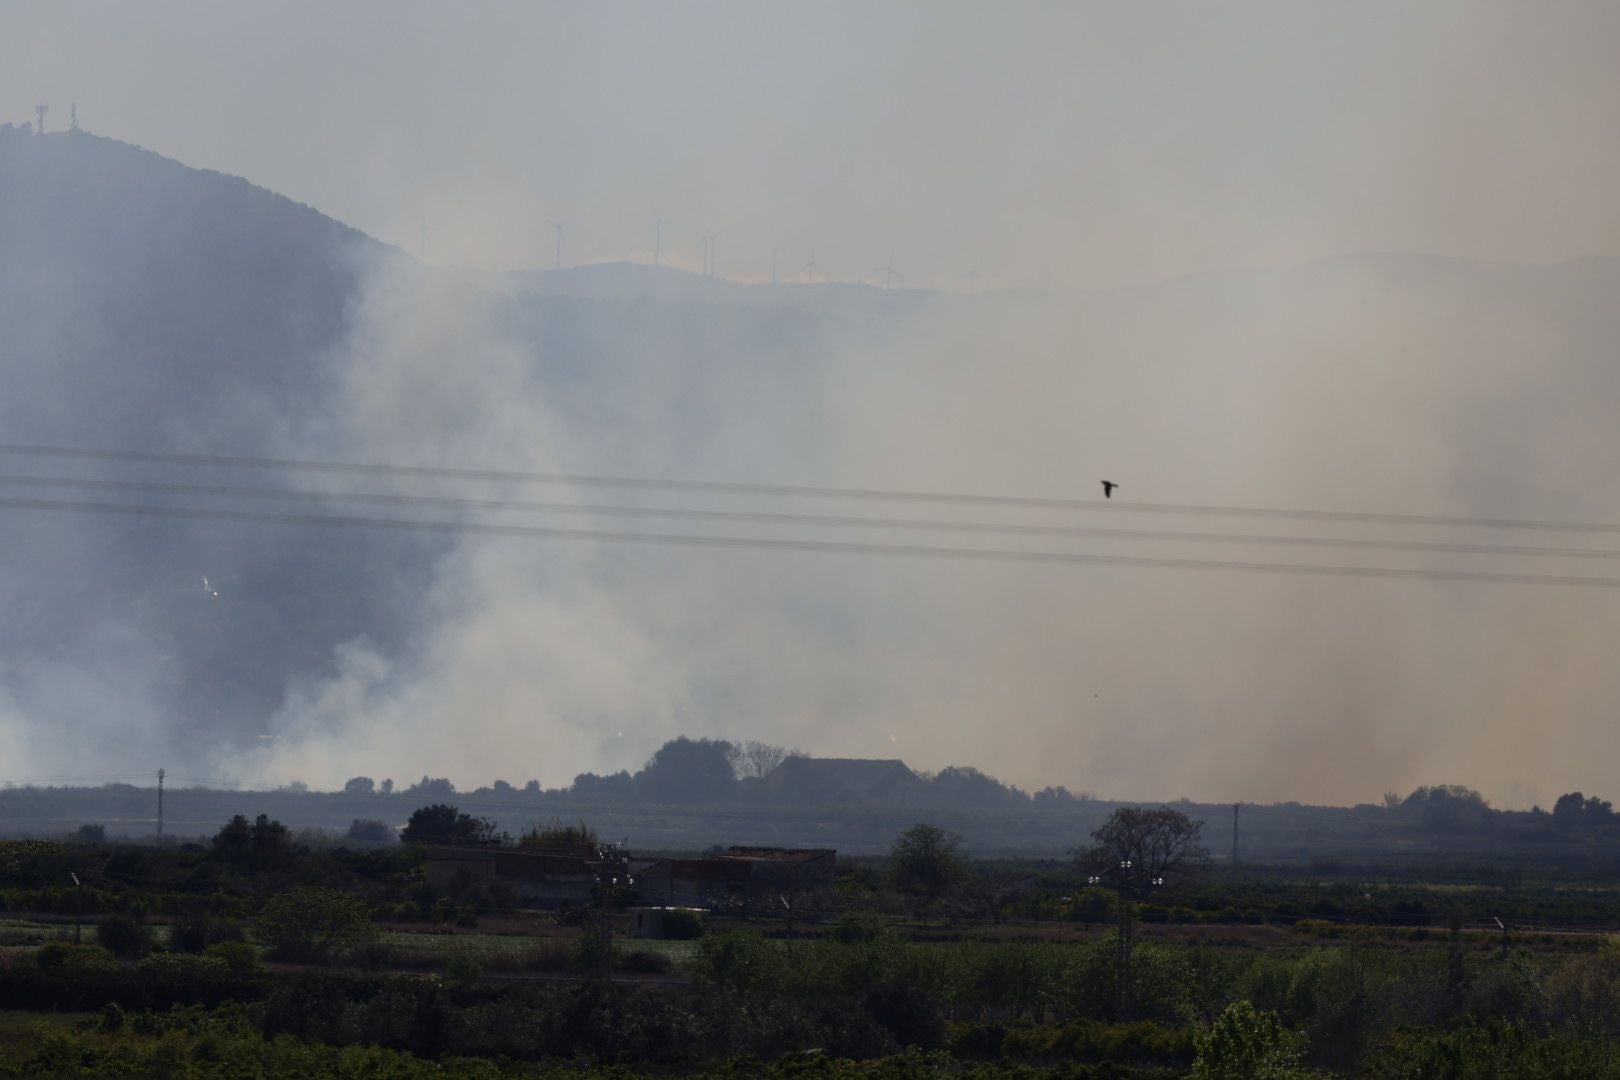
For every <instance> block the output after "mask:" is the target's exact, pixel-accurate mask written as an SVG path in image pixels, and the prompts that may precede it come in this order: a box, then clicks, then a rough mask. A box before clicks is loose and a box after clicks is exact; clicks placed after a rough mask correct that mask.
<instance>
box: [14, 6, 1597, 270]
mask: <svg viewBox="0 0 1620 1080" xmlns="http://www.w3.org/2000/svg"><path fill="white" fill-rule="evenodd" d="M1617 40H1620V6H1616V5H1613V4H1608V3H1545V4H1530V3H1511V4H1501V3H1487V2H1483V0H1467V2H1456V3H1444V2H1426V3H1419V4H1413V3H1409V2H1404V0H1403V2H1395V3H1378V2H1358V3H1343V4H1327V3H1311V4H1300V3H1294V2H1278V3H1238V4H1206V3H1188V4H1174V3H1153V4H1125V3H1119V4H1081V3H1073V4H988V3H974V4H960V3H941V2H933V0H931V2H928V3H909V4H899V3H889V4H870V3H864V2H863V3H817V4H803V3H762V2H747V3H675V4H667V3H659V4H653V3H606V4H560V3H559V4H542V3H511V4H496V3H467V4H450V3H445V4H423V3H402V2H398V0H386V2H365V3H343V4H327V3H294V2H286V3H275V4H255V5H245V4H203V3H142V4H109V3H76V2H60V0H52V2H50V3H20V4H19V3H7V4H5V5H4V6H0V114H3V115H7V116H8V117H9V118H11V119H13V120H22V119H25V118H29V117H30V116H31V107H32V105H33V104H34V103H35V102H36V101H43V102H47V103H49V104H50V105H51V109H52V111H51V113H50V116H49V118H48V121H47V123H48V126H53V127H60V126H64V125H65V124H66V123H67V120H68V107H69V104H70V103H71V102H73V101H77V102H78V104H79V111H80V117H81V121H82V124H83V126H85V127H86V128H88V129H90V130H92V131H95V132H97V133H100V134H106V135H112V136H115V137H118V138H122V139H125V140H128V141H131V142H136V143H139V144H141V145H143V146H146V147H148V148H150V149H154V150H157V151H159V152H161V153H164V154H167V155H170V156H173V157H176V158H179V159H181V160H183V161H185V162H187V163H188V164H193V165H199V166H206V167H211V168H216V169H219V170H222V171H225V172H229V173H233V174H238V175H243V176H247V177H249V178H250V179H252V180H253V181H254V182H255V183H258V184H261V185H264V186H266V187H269V188H271V189H273V190H276V191H280V192H283V193H285V194H287V195H290V196H292V197H293V198H295V199H298V200H300V201H304V202H308V203H310V204H311V205H314V206H315V207H317V208H318V209H320V210H322V211H324V212H326V213H329V214H331V215H333V216H335V217H337V218H340V219H342V220H344V221H346V222H349V223H351V224H353V225H356V226H358V227H359V228H362V229H364V230H366V231H367V232H370V233H372V234H374V235H376V236H378V237H381V238H383V239H386V240H389V241H392V242H394V243H397V244H400V245H403V246H405V247H408V248H409V249H411V250H413V251H416V250H418V249H419V248H420V247H421V244H422V235H423V223H424V221H425V223H426V241H427V251H428V254H429V257H430V258H431V259H432V260H434V261H444V262H454V263H460V264H466V265H474V266H481V267H513V266H532V265H549V264H550V262H551V260H552V255H553V246H552V245H553V232H552V226H551V222H552V221H553V220H559V219H560V220H563V221H565V222H566V226H565V229H566V234H565V237H564V251H563V257H564V260H565V261H568V262H582V261H600V260H611V259H624V258H634V259H649V258H650V257H651V253H652V252H651V249H652V246H653V222H654V218H655V215H656V214H661V215H662V216H664V217H665V218H668V219H670V220H671V221H673V222H676V223H677V224H674V225H672V226H671V227H670V231H669V235H668V237H667V241H666V243H667V246H668V249H669V252H668V254H669V258H670V259H671V261H673V262H675V263H677V264H685V265H689V266H692V267H694V268H695V267H697V266H699V265H700V263H701V260H702V254H701V252H702V239H701V237H702V234H703V231H704V229H705V227H707V228H709V229H712V230H713V231H714V232H716V233H717V234H718V241H717V251H718V256H717V257H718V268H719V270H720V271H721V272H722V273H723V274H726V275H729V276H735V277H739V278H752V279H760V278H765V277H768V276H769V273H770V265H771V257H772V250H773V248H775V249H780V254H779V256H778V259H779V266H780V270H781V273H782V274H783V275H784V276H795V277H800V276H802V275H803V273H804V264H805V261H806V259H807V258H808V257H809V256H810V255H811V253H812V252H813V253H814V257H815V261H816V263H817V266H818V271H817V273H818V275H819V276H831V277H838V278H844V279H849V280H862V279H864V280H875V279H876V277H877V272H878V268H879V267H880V266H883V265H884V264H885V263H887V262H888V260H889V258H890V255H891V252H892V254H893V258H894V265H895V267H896V268H897V269H898V270H899V271H900V272H901V273H902V274H904V275H906V279H907V280H908V281H909V282H912V283H916V284H927V285H934V286H939V287H945V288H953V289H960V288H966V287H967V285H968V280H969V273H970V270H971V269H972V268H973V267H974V265H975V264H977V266H978V268H979V282H980V284H981V285H982V286H985V287H990V286H994V285H1048V286H1055V287H1070V286H1089V285H1096V284H1101V283H1116V282H1135V281H1142V280H1151V279H1158V278H1163V277H1169V276H1174V275H1178V274H1182V273H1186V272H1192V271H1198V270H1203V269H1209V268H1217V267H1226V266H1233V265H1243V266H1247V265H1255V264H1274V263H1291V262H1298V261H1303V260H1309V259H1313V258H1318V257H1322V256H1325V255H1331V254H1335V253H1342V252H1347V251H1367V250H1391V249H1394V250H1418V251H1427V252H1436V253H1446V254H1457V255H1471V256H1482V257H1487V258H1494V259H1504V260H1530V261H1546V260H1558V259H1564V258H1569V257H1574V256H1581V255H1589V254H1605V253H1614V252H1615V251H1616V250H1620V200H1617V199H1616V198H1615V197H1614V194H1613V193H1614V192H1615V191H1616V190H1620V139H1617V138H1616V135H1617V134H1620V65H1615V64H1614V63H1613V46H1614V43H1615V42H1616V41H1617Z"/></svg>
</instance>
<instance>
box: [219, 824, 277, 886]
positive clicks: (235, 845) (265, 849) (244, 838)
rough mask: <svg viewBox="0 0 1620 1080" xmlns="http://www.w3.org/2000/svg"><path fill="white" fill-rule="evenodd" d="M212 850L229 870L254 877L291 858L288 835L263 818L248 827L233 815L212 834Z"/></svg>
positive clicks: (273, 868) (275, 867)
mask: <svg viewBox="0 0 1620 1080" xmlns="http://www.w3.org/2000/svg"><path fill="white" fill-rule="evenodd" d="M212 847H213V854H214V857H215V858H218V859H222V860H224V862H225V863H226V864H227V865H229V866H230V867H231V869H233V870H236V871H238V872H240V873H247V874H258V873H263V872H265V871H269V870H275V869H277V868H278V867H280V866H281V865H282V864H283V863H285V862H286V860H287V859H288V857H289V856H290V855H291V854H292V833H291V832H289V831H288V829H287V827H286V826H285V825H283V824H282V823H281V822H279V821H275V820H273V819H272V818H271V817H270V816H269V815H267V814H260V815H259V816H258V817H257V818H255V819H254V820H253V822H252V824H249V823H248V819H247V818H245V817H243V816H242V815H241V814H237V815H235V816H234V817H232V818H231V820H230V821H228V822H226V823H225V824H224V825H223V826H222V827H221V828H220V830H219V832H217V833H215V834H214V839H213V841H212Z"/></svg>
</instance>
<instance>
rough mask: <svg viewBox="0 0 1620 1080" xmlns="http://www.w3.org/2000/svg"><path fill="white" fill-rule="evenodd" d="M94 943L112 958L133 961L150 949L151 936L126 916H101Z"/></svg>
mask: <svg viewBox="0 0 1620 1080" xmlns="http://www.w3.org/2000/svg"><path fill="white" fill-rule="evenodd" d="M96 943H97V944H98V945H100V946H101V947H102V948H104V949H106V950H107V951H108V952H110V953H112V954H113V955H114V956H116V957H118V958H120V959H123V960H133V959H137V958H139V957H142V956H145V955H146V954H147V952H148V951H150V950H151V948H152V935H151V933H150V932H149V931H148V930H147V929H146V927H145V926H142V925H141V924H140V923H138V922H136V921H135V920H134V919H132V918H131V917H130V916H128V915H103V916H102V917H101V920H100V921H99V922H97V923H96Z"/></svg>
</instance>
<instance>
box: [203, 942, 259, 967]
mask: <svg viewBox="0 0 1620 1080" xmlns="http://www.w3.org/2000/svg"><path fill="white" fill-rule="evenodd" d="M204 955H205V956H208V957H211V958H213V959H215V960H219V961H221V962H223V963H224V965H225V967H226V968H227V969H228V970H229V971H230V973H231V974H232V975H257V974H258V973H259V972H261V971H263V970H264V960H263V958H262V957H260V956H259V950H258V949H256V948H254V947H253V946H252V945H249V944H248V943H247V942H245V941H216V942H215V943H214V944H212V945H210V946H208V950H207V952H206V953H204Z"/></svg>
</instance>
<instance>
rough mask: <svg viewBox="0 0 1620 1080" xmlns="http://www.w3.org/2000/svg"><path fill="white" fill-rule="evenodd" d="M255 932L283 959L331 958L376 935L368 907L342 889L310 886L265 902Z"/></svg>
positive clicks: (274, 953) (271, 951) (276, 896)
mask: <svg viewBox="0 0 1620 1080" xmlns="http://www.w3.org/2000/svg"><path fill="white" fill-rule="evenodd" d="M254 933H255V934H256V935H257V937H258V938H259V940H260V941H262V942H263V943H264V945H265V946H266V947H267V948H268V949H269V950H270V954H271V956H272V957H275V958H277V959H283V960H295V961H303V960H314V961H320V960H329V959H331V958H333V957H334V956H337V955H338V954H340V953H341V952H343V951H344V950H346V949H349V948H352V947H354V946H356V945H360V944H363V943H365V942H367V941H370V940H372V939H373V938H374V937H375V936H376V928H375V927H374V926H372V924H371V917H370V915H369V914H368V912H367V910H366V907H365V905H364V904H362V903H361V902H360V901H359V900H357V899H356V898H355V897H353V896H351V895H349V894H348V893H346V892H343V891H342V890H340V889H329V888H326V887H324V886H320V885H306V886H303V887H301V888H297V889H289V890H288V891H286V892H283V893H277V894H276V895H275V896H272V897H271V898H270V899H269V900H268V901H266V902H265V905H264V908H263V910H262V911H260V912H259V918H258V920H257V921H256V922H255V923H254Z"/></svg>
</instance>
